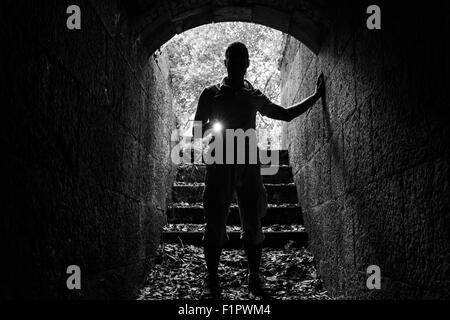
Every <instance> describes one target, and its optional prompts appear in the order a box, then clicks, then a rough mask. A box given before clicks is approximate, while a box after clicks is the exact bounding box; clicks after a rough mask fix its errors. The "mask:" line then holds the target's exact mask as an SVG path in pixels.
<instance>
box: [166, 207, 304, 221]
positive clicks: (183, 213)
mask: <svg viewBox="0 0 450 320" xmlns="http://www.w3.org/2000/svg"><path fill="white" fill-rule="evenodd" d="M204 220H205V219H204V215H203V205H202V204H201V203H195V204H187V203H174V204H172V205H170V206H168V208H167V221H168V223H203V222H204ZM240 224H241V222H240V218H239V208H238V206H237V205H236V204H232V205H231V206H230V211H229V215H228V225H231V226H237V225H240ZM262 224H263V226H269V225H272V224H303V217H302V211H301V208H300V206H299V205H295V204H282V205H274V204H269V208H268V210H267V214H266V216H265V217H264V218H263V219H262Z"/></svg>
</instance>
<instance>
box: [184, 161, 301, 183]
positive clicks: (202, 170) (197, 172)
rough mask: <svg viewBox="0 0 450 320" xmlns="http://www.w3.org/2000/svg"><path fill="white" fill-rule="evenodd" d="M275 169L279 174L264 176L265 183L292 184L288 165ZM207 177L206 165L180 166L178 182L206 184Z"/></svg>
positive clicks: (275, 167) (290, 170)
mask: <svg viewBox="0 0 450 320" xmlns="http://www.w3.org/2000/svg"><path fill="white" fill-rule="evenodd" d="M273 167H274V168H273V169H274V170H277V173H276V174H274V175H263V176H262V178H263V182H264V183H272V184H275V183H292V182H293V181H294V180H293V176H292V169H291V167H289V166H287V165H282V166H273ZM205 175H206V165H204V164H196V165H193V164H185V165H180V166H179V167H178V170H177V178H176V181H178V182H185V183H193V182H197V183H201V182H205Z"/></svg>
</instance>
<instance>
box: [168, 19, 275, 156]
mask: <svg viewBox="0 0 450 320" xmlns="http://www.w3.org/2000/svg"><path fill="white" fill-rule="evenodd" d="M235 41H240V42H243V43H245V44H246V45H247V47H248V49H249V52H250V67H249V69H248V72H247V80H248V81H250V83H252V85H253V86H254V87H255V88H257V89H260V90H261V91H262V92H264V93H265V94H266V95H267V96H268V97H269V98H270V99H271V100H272V101H274V102H275V103H279V98H280V71H279V69H278V64H279V59H280V58H281V53H282V41H283V34H282V33H281V32H279V31H277V30H274V29H271V28H268V27H265V26H262V25H257V24H253V23H243V22H225V23H216V24H209V25H204V26H201V27H198V28H195V29H191V30H189V31H186V32H184V33H182V34H180V35H177V36H175V37H174V38H173V39H172V40H170V41H169V42H168V43H167V44H166V46H165V49H166V50H167V52H168V57H169V64H170V74H171V81H172V86H173V93H174V98H175V99H174V102H175V108H176V115H177V117H178V121H179V126H180V127H181V129H185V128H186V129H187V128H188V127H189V120H192V119H193V118H194V115H195V110H196V108H197V102H198V98H199V96H200V93H201V92H202V90H203V89H204V88H205V87H207V86H210V85H212V84H215V83H218V82H220V81H221V79H222V78H223V77H224V76H225V75H226V69H225V66H224V64H223V60H224V55H225V49H226V48H227V46H228V45H229V44H230V43H232V42H235ZM281 125H282V124H281V122H279V121H274V120H271V119H268V118H264V119H263V117H262V116H258V118H257V126H258V129H264V130H261V132H262V133H263V134H262V135H260V146H267V145H266V144H267V139H268V138H270V139H271V140H272V141H271V143H272V144H271V147H272V148H280V143H281Z"/></svg>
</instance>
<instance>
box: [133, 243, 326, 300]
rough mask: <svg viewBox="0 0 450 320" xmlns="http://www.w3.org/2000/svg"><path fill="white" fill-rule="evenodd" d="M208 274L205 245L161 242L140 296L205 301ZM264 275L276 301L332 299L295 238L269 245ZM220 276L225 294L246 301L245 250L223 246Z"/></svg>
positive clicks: (228, 298) (141, 297)
mask: <svg viewBox="0 0 450 320" xmlns="http://www.w3.org/2000/svg"><path fill="white" fill-rule="evenodd" d="M205 273H206V266H205V261H204V254H203V249H202V248H201V247H196V246H193V245H182V244H162V245H161V246H160V247H159V249H158V253H157V257H156V261H155V265H154V266H153V268H152V270H151V272H150V273H149V275H148V276H147V279H146V281H145V285H144V288H143V289H141V290H140V292H139V293H138V297H137V299H139V300H174V299H185V300H192V299H193V300H197V299H200V296H201V292H202V287H203V280H204V276H205ZM261 274H262V276H263V278H264V279H265V283H266V286H267V287H268V289H269V290H270V292H271V297H272V298H273V299H280V300H306V299H316V300H328V299H330V298H329V296H328V294H327V291H326V290H325V289H323V287H322V281H321V280H320V278H319V277H318V276H317V274H316V269H315V266H314V257H313V255H312V254H311V252H310V251H309V250H308V249H305V248H300V249H299V248H297V247H296V246H295V243H293V242H290V243H289V244H287V245H286V246H285V247H284V249H281V250H274V249H264V250H263V260H262V263H261ZM219 276H220V281H221V285H222V291H223V293H222V298H223V299H225V300H247V299H249V297H248V292H247V261H246V258H245V255H244V252H243V250H223V251H222V256H221V265H220V267H219Z"/></svg>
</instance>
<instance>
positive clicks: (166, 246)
mask: <svg viewBox="0 0 450 320" xmlns="http://www.w3.org/2000/svg"><path fill="white" fill-rule="evenodd" d="M280 154H281V157H280V160H281V161H280V165H279V166H278V168H277V169H278V170H277V173H276V174H275V175H272V176H263V181H264V184H265V188H266V190H267V195H268V204H269V206H268V212H267V215H266V216H265V217H264V218H263V220H262V224H263V232H264V235H265V240H264V247H265V248H264V251H263V259H262V263H261V274H262V276H263V277H264V279H265V283H266V285H267V287H268V289H269V291H270V297H272V298H273V299H283V300H302V299H322V300H323V299H329V297H328V295H327V292H326V290H324V289H323V286H322V281H321V280H320V278H319V277H318V276H317V274H316V269H315V266H314V257H313V255H312V254H311V252H310V251H308V249H306V248H307V246H308V236H307V232H306V230H305V228H304V227H303V225H302V224H303V218H302V214H301V208H300V206H299V204H298V198H297V191H296V186H295V184H294V181H293V176H292V169H291V167H290V165H289V160H288V153H287V151H283V152H281V151H280ZM205 170H206V168H205V166H204V165H196V164H191V165H180V166H179V167H178V170H177V177H176V181H175V183H174V186H173V190H172V196H173V199H172V204H171V205H169V206H168V208H167V224H166V226H165V227H164V228H163V230H162V231H163V232H162V242H161V243H162V245H161V246H160V248H159V250H158V253H157V260H156V265H155V266H154V267H153V269H152V271H151V273H150V274H149V275H148V277H147V280H146V283H145V287H144V288H143V289H142V290H140V293H139V295H138V299H140V300H147V299H148V300H172V299H189V300H191V299H192V300H196V299H199V298H200V296H201V293H202V289H203V277H204V276H205V274H206V264H205V257H204V254H203V240H202V238H203V233H204V217H203V205H202V203H201V200H202V194H203V188H204V182H205ZM233 203H234V204H232V206H231V208H230V211H229V216H228V219H227V222H228V226H227V233H228V237H229V239H228V241H227V244H226V246H225V248H224V249H225V250H224V251H223V252H222V257H221V266H220V269H219V275H220V277H221V283H222V289H223V294H222V299H231V300H242V299H249V298H250V297H249V296H248V290H247V288H246V286H247V283H246V282H247V260H246V258H245V256H244V252H243V250H242V241H241V239H240V238H241V237H240V236H241V232H240V231H241V226H240V219H239V213H238V211H239V210H238V207H237V205H236V198H234V201H233Z"/></svg>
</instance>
